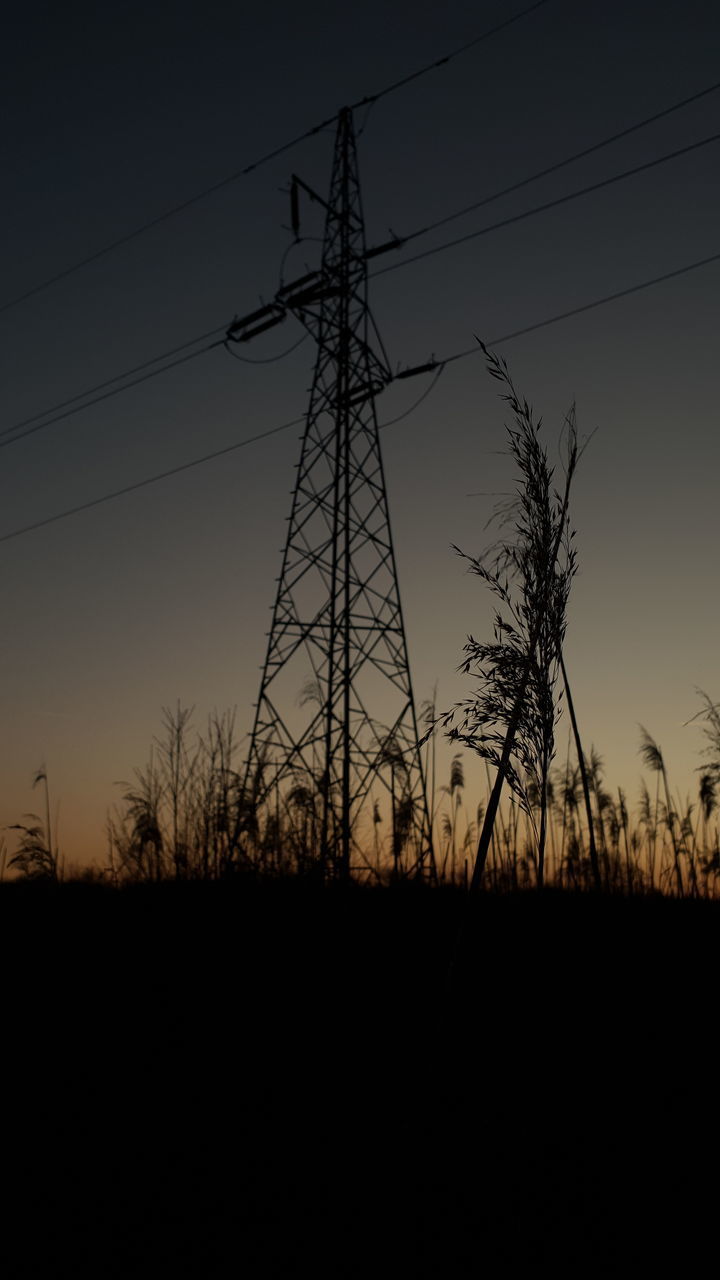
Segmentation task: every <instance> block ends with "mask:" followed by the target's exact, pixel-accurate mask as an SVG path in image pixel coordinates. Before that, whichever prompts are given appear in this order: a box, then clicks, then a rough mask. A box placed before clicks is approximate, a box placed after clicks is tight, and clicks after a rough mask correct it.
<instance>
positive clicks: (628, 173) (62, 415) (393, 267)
mask: <svg viewBox="0 0 720 1280" xmlns="http://www.w3.org/2000/svg"><path fill="white" fill-rule="evenodd" d="M717 88H720V82H718V84H717V85H713V86H710V87H708V88H707V89H704V90H702V91H701V92H700V93H698V94H694V95H693V96H692V98H687V99H684V100H683V102H682V103H678V104H676V105H675V106H674V107H670V108H667V110H666V111H664V112H660V113H657V114H656V115H655V116H652V117H649V118H648V120H645V121H641V122H639V123H638V124H635V125H631V126H630V127H629V128H628V129H626V130H623V131H622V133H621V134H614V135H612V137H611V138H608V139H604V140H603V141H602V142H600V143H597V144H595V145H594V146H593V147H589V148H586V149H585V150H584V151H581V152H577V153H576V155H575V156H570V157H567V159H565V160H562V161H560V162H559V163H558V164H557V165H555V166H551V167H550V168H548V169H543V170H541V171H540V172H539V173H538V174H535V175H533V176H531V177H529V178H526V179H523V180H522V181H521V182H518V183H515V184H514V185H513V186H511V187H507V188H505V189H504V190H503V191H500V192H496V193H495V194H494V195H491V196H487V197H486V198H485V199H484V200H482V201H479V202H477V203H476V204H475V205H468V206H466V207H465V208H464V209H461V210H459V211H458V212H456V213H453V214H449V215H447V216H446V217H445V218H442V219H439V220H438V221H437V222H434V223H430V224H428V225H427V226H426V227H423V228H421V229H420V230H418V231H414V232H411V233H410V234H409V235H407V236H403V237H401V242H402V243H403V244H405V243H408V242H409V241H411V240H415V239H417V238H418V237H419V236H422V235H426V234H427V233H428V232H429V231H432V230H435V229H436V228H437V227H439V226H442V225H443V224H444V223H447V222H450V221H452V220H453V219H454V218H458V217H461V216H462V215H463V214H465V213H468V212H470V211H471V210H473V209H475V208H479V207H480V206H481V205H483V204H489V203H490V202H491V201H493V200H497V199H499V198H500V196H502V195H506V194H508V192H511V191H514V190H517V189H518V188H519V187H522V186H525V185H527V184H528V183H530V182H533V181H535V180H536V179H537V178H538V177H542V176H544V175H545V174H547V173H551V172H553V170H554V169H557V168H561V167H563V166H564V165H566V164H569V163H570V162H571V161H572V160H573V159H577V158H579V157H580V156H584V155H589V154H590V152H592V151H593V150H597V149H598V148H599V147H602V146H606V145H607V144H608V143H609V142H611V141H614V140H615V139H617V138H618V137H622V136H624V135H625V134H627V133H630V132H633V131H634V130H636V129H639V128H642V127H644V125H645V124H647V123H649V122H650V121H652V120H655V119H659V118H660V117H661V116H662V115H667V114H668V113H669V112H670V111H673V110H677V109H678V107H679V106H682V105H685V104H686V103H687V102H691V101H695V100H696V99H697V98H699V97H702V96H703V95H704V94H707V93H711V92H713V90H715V89H717ZM719 140H720V133H715V134H712V135H710V137H708V138H702V139H700V140H699V141H697V142H692V143H689V144H688V145H687V146H685V147H680V148H678V149H676V150H675V151H670V152H667V153H666V154H665V155H662V156H658V157H656V159H654V160H649V161H646V162H645V163H643V164H640V165H634V166H633V167H632V168H630V169H625V170H623V171H622V172H620V173H616V174H612V175H611V176H610V177H608V178H603V179H601V180H600V181H599V182H594V183H591V184H590V185H588V186H585V187H581V188H579V189H578V190H576V191H571V192H568V193H567V194H565V195H562V196H558V197H556V198H555V199H553V200H548V201H545V202H544V203H543V204H539V205H534V206H533V207H531V208H530V209H525V210H523V212H521V213H516V214H511V215H509V216H508V217H507V218H502V219H500V221H498V222H494V223H490V224H489V225H488V226H485V227H481V228H479V229H478V230H476V231H470V232H468V233H467V234H466V235H464V236H458V237H456V238H455V239H454V240H448V241H446V242H445V243H444V244H441V245H435V246H434V247H433V248H432V249H426V250H425V251H424V252H422V253H418V254H413V255H412V256H411V257H409V258H403V259H402V261H400V262H394V263H391V264H390V265H389V266H387V267H381V268H380V270H379V271H375V272H373V273H372V275H371V276H370V279H376V278H377V277H379V276H383V275H387V274H389V272H391V271H399V270H400V269H401V268H402V267H407V266H410V265H411V264H412V263H414V262H420V261H422V260H423V259H424V258H429V257H432V256H433V255H434V254H437V253H443V252H444V251H445V250H446V249H452V248H455V247H456V246H458V245H461V244H466V243H467V242H468V241H470V240H474V239H478V238H479V237H480V236H485V235H490V234H491V233H492V232H494V231H499V230H501V229H502V228H504V227H508V226H512V225H513V224H515V223H517V222H522V221H525V220H526V219H527V218H532V217H535V216H536V215H538V214H540V213H545V212H547V211H548V210H550V209H554V208H558V207H559V206H561V205H563V204H569V203H571V202H572V201H573V200H578V199H580V197H581V196H585V195H590V194H592V193H593V192H595V191H600V190H602V189H603V188H605V187H609V186H612V185H614V184H615V183H617V182H622V181H624V180H625V179H626V178H630V177H633V176H635V175H636V174H638V173H643V172H645V171H646V170H649V169H653V168H657V167H658V166H659V165H662V164H666V163H668V162H669V161H671V160H676V159H678V158H679V157H681V156H684V155H688V154H690V153H691V152H693V151H697V150H699V149H700V148H701V147H705V146H708V145H709V144H711V143H714V142H717V141H719ZM225 332H226V326H222V327H218V328H217V329H210V330H208V331H207V332H206V333H203V334H198V335H197V337H196V338H192V339H190V341H189V342H186V343H183V344H181V346H179V347H173V348H171V349H170V350H169V351H166V352H164V353H163V354H162V355H158V356H154V357H153V358H152V359H150V360H146V361H144V362H143V363H142V364H140V365H136V366H135V367H134V368H132V369H128V370H126V371H125V372H124V373H121V374H117V375H116V376H115V377H113V378H109V379H107V381H106V382H101V383H98V384H97V385H96V386H94V387H90V388H88V389H87V390H86V391H84V392H80V393H78V394H77V395H75V396H71V397H70V398H69V399H68V400H64V401H60V403H59V404H56V405H53V406H51V407H50V408H48V409H45V410H43V411H42V412H40V413H36V414H33V415H32V416H31V417H29V418H24V419H22V420H21V421H20V422H16V423H14V424H13V426H10V427H5V428H4V429H3V430H2V431H0V437H3V436H9V437H11V438H10V439H6V440H3V439H0V449H2V448H4V447H6V446H7V445H9V444H13V443H14V442H15V441H16V440H22V439H24V438H25V437H26V436H28V435H32V434H34V432H36V431H41V430H43V429H44V428H45V427H48V426H52V425H53V424H54V423H56V422H60V421H63V420H65V419H66V418H69V417H72V416H73V415H74V414H76V413H80V412H82V410H83V409H86V408H90V406H91V405H94V404H97V403H98V402H99V401H101V400H104V399H108V398H110V397H111V396H112V395H116V394H119V393H120V392H121V391H124V390H126V389H129V388H131V387H134V386H137V385H138V383H139V382H144V381H146V380H147V378H150V377H155V376H156V375H157V374H160V373H164V372H165V371H166V370H169V369H172V368H174V367H175V366H176V365H177V364H183V363H185V359H193V358H194V355H202V354H204V352H205V351H207V350H211V349H212V348H213V347H215V346H219V345H222V342H216V343H212V344H211V345H210V347H204V348H203V349H202V351H198V352H195V353H193V354H192V355H190V356H188V357H185V358H184V359H181V360H177V361H173V362H171V363H170V364H166V365H164V366H163V367H162V368H160V369H157V370H155V371H154V372H152V373H149V374H147V375H146V376H145V377H139V378H136V379H134V380H132V381H126V379H128V378H131V377H132V375H133V374H135V373H140V372H141V371H143V370H145V369H148V368H150V367H151V366H152V365H155V364H159V363H160V362H161V361H164V360H166V359H167V358H168V357H169V356H173V355H175V354H176V353H178V352H181V351H184V350H186V349H187V348H188V347H192V346H195V345H196V344H197V343H198V342H202V341H203V340H204V339H205V338H208V337H214V335H215V334H219V333H225ZM302 341H304V338H301V339H299V341H298V342H297V343H294V344H293V345H292V346H291V347H290V348H288V349H287V350H286V351H283V352H280V353H279V354H278V355H275V356H270V357H267V358H263V359H257V360H254V359H252V358H251V357H247V356H241V355H239V353H236V352H234V351H233V352H232V353H231V354H233V355H235V357H236V359H238V360H243V361H244V362H246V363H248V364H273V363H275V362H276V361H278V360H282V359H284V358H285V356H288V355H290V354H291V353H292V352H293V351H294V350H295V349H296V347H298V346H300V343H301V342H302ZM228 349H229V348H228ZM116 383H122V384H123V385H122V386H118V387H115V384H116ZM107 387H114V390H111V391H107V392H106V394H104V395H103V394H100V395H96V396H94V393H95V392H102V391H103V390H104V388H107ZM88 396H90V397H93V396H94V398H91V399H89V400H88V399H86V397H88ZM80 401H83V403H79V402H80ZM68 406H75V407H74V408H73V407H68ZM62 410H67V411H66V412H61V411H62ZM48 415H53V416H48ZM41 419H45V421H41ZM32 424H37V425H32ZM22 428H27V429H26V430H23V429H22Z"/></svg>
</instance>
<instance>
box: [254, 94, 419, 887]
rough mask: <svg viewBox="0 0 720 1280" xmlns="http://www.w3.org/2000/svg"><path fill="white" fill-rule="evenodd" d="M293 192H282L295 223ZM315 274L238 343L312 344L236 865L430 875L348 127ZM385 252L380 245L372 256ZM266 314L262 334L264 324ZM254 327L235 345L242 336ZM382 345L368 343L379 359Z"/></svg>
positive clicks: (343, 874) (347, 116) (286, 291)
mask: <svg viewBox="0 0 720 1280" xmlns="http://www.w3.org/2000/svg"><path fill="white" fill-rule="evenodd" d="M299 188H304V189H305V190H306V191H308V192H310V194H311V195H312V197H313V199H316V200H317V199H319V197H317V196H316V195H315V193H314V192H311V191H310V188H309V187H306V185H305V184H304V183H302V182H301V181H300V180H299V179H297V178H293V187H292V202H293V222H294V224H295V226H296V227H297V200H298V191H299ZM321 203H322V204H323V205H324V206H325V209H326V220H325V234H324V240H323V251H322V266H321V269H320V271H316V272H312V273H310V274H309V275H307V276H304V277H303V278H302V279H301V280H298V281H296V282H295V283H294V284H292V285H286V286H285V287H284V288H281V289H280V291H279V292H278V294H277V296H276V299H275V302H274V303H272V304H270V306H269V307H267V308H264V309H263V310H262V311H261V312H258V313H256V314H255V315H254V316H252V317H248V318H247V319H246V321H245V322H242V323H244V325H245V329H244V331H243V328H242V325H241V324H240V323H239V324H238V327H237V330H238V331H237V332H236V333H235V334H234V335H233V334H231V335H229V336H234V337H235V340H236V341H238V340H239V341H242V340H244V338H245V337H249V336H252V334H253V333H255V332H258V331H259V330H260V329H261V328H264V327H265V326H266V323H267V324H270V323H274V322H275V319H276V318H280V316H281V315H284V314H287V312H291V313H293V314H294V315H296V316H297V317H298V319H299V320H300V321H301V322H302V324H303V325H304V326H305V327H306V328H307V329H308V331H309V332H310V334H311V335H312V337H313V338H314V340H315V342H316V343H317V360H316V364H315V372H314V376H313V382H312V388H311V392H310V403H309V407H308V411H307V419H306V425H305V431H304V436H303V441H302V451H301V455H300V462H299V464H298V474H297V480H296V483H295V488H294V492H293V498H292V507H291V513H290V517H289V528H288V533H287V541H286V545H285V549H284V554H283V560H282V571H281V573H280V577H279V579H278V588H277V597H276V600H275V605H274V608H273V615H272V626H271V629H270V633H269V641H268V647H267V656H266V659H265V665H264V668H263V674H262V680H261V683H260V693H259V698H258V702H257V710H256V714H255V722H254V727H253V732H252V740H251V745H250V751H249V757H248V761H247V768H246V774H245V800H246V806H247V807H246V812H247V814H248V815H249V816H248V819H247V826H246V837H247V841H248V849H247V851H248V853H249V854H250V856H251V857H252V858H254V859H255V860H259V861H263V862H265V863H270V864H272V863H273V862H282V863H285V864H287V863H290V864H292V865H295V866H300V867H308V866H314V867H316V868H318V867H319V868H320V869H321V871H322V873H323V874H324V875H325V876H326V877H329V878H335V877H337V878H348V877H349V876H350V875H351V874H357V873H358V872H362V871H365V872H367V869H368V868H369V867H371V868H372V867H375V868H380V869H386V870H390V871H394V872H395V874H419V875H423V876H427V877H430V876H432V875H433V874H434V861H433V854H432V841H431V833H430V827H429V822H428V807H427V799H426V791H425V778H424V770H423V762H422V758H421V753H420V748H419V746H418V731H417V721H416V713H415V705H414V700H413V691H412V683H411V680H410V669H409V665H408V655H407V645H406V638H405V628H404V624H403V616H402V610H401V607H400V596H399V592H398V583H397V572H396V567H395V554H394V550H393V543H392V537H391V533H390V522H389V516H388V501H387V495H386V490H385V476H384V472H383V464H382V456H381V452H380V441H379V437H378V424H377V417H376V412H375V395H376V393H377V392H380V391H382V390H383V388H384V387H385V386H386V385H387V383H388V382H389V381H390V380H391V377H392V375H391V372H390V370H389V368H388V367H387V361H386V359H385V357H384V354H383V353H382V348H381V347H380V354H377V353H376V352H375V351H374V350H373V349H372V346H371V343H370V328H371V324H372V322H371V319H370V315H369V311H368V304H367V260H368V257H373V256H375V254H376V253H377V252H379V251H381V250H370V251H369V252H368V251H367V249H366V245H365V230H364V222H363V214H362V205H361V200H360V184H359V178H358V167H357V154H356V146H355V135H354V131H353V121H352V113H351V111H350V110H349V109H347V108H346V109H344V110H343V111H342V112H341V113H340V116H339V119H338V129H337V136H336V142H335V154H334V160H333V169H332V180H331V183H330V194H329V197H328V200H327V202H325V201H321ZM384 247H392V245H391V246H382V247H381V249H382V248H384ZM266 315H267V321H266V320H265V316H266ZM250 321H252V322H254V326H255V327H254V328H252V329H250V330H248V329H247V324H248V322H250ZM378 345H379V344H378Z"/></svg>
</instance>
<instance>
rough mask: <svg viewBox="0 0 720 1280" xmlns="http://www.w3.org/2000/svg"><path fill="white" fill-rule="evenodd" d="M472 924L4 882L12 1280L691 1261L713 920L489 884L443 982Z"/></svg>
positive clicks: (708, 1205) (442, 898)
mask: <svg viewBox="0 0 720 1280" xmlns="http://www.w3.org/2000/svg"><path fill="white" fill-rule="evenodd" d="M466 910H467V900H466V899H465V898H464V897H463V896H462V895H461V894H458V893H455V892H451V891H429V890H414V889H411V888H406V889H401V888H398V889H396V890H372V891H371V890H361V889H352V890H348V891H345V892H342V891H339V890H338V891H334V890H327V889H326V890H318V889H317V888H310V887H307V886H304V885H302V884H300V883H285V884H266V885H255V884H237V885H225V886H223V885H217V884H216V885H213V884H207V885H187V884H178V885H161V886H157V887H155V888H152V887H146V888H133V889H126V890H110V889H102V888H99V887H95V886H82V885H66V886H61V887H60V888H55V889H51V888H45V887H43V886H41V885H4V886H2V893H0V922H1V925H2V939H3V943H2V950H3V960H4V964H3V975H4V991H5V999H4V1002H3V1004H4V1008H5V1013H6V1018H5V1028H6V1033H7V1035H6V1042H5V1043H6V1053H5V1058H4V1062H5V1071H4V1077H5V1079H4V1094H5V1107H4V1127H5V1130H6V1140H5V1142H4V1144H3V1145H4V1149H5V1160H4V1175H5V1181H6V1193H5V1196H4V1199H3V1203H4V1205H5V1207H6V1217H5V1223H6V1226H5V1231H4V1233H3V1234H4V1244H5V1250H6V1253H7V1255H8V1258H9V1261H10V1267H9V1270H5V1274H8V1275H13V1276H15V1275H17V1276H20V1275H32V1276H39V1275H53V1274H57V1273H58V1272H59V1270H60V1266H61V1265H62V1270H63V1271H64V1270H68V1269H71V1270H73V1271H77V1270H78V1269H80V1268H82V1269H83V1270H86V1269H87V1270H89V1271H91V1272H93V1273H94V1274H95V1275H98V1276H113V1277H114V1276H118V1277H120V1276H122V1277H125V1276H133V1277H134V1276H138V1275H153V1276H165V1275H167V1276H173V1275H177V1274H188V1275H197V1276H198V1277H204V1276H211V1275H212V1276H214V1275H219V1276H225V1275H228V1276H229V1275H236V1274H244V1275H258V1276H276V1275H277V1276H285V1275H294V1274H296V1273H297V1272H299V1271H300V1270H301V1269H302V1270H309V1273H310V1274H319V1273H323V1274H325V1273H327V1274H331V1275H345V1274H351V1273H354V1272H355V1271H357V1270H358V1268H359V1269H360V1270H361V1271H363V1272H367V1271H369V1270H372V1272H373V1273H377V1274H385V1273H386V1272H387V1273H392V1272H394V1273H396V1274H399V1275H413V1274H419V1273H428V1274H437V1275H449V1276H454V1275H466V1274H468V1275H470V1274H476V1273H478V1272H479V1271H480V1270H481V1269H482V1267H483V1265H484V1264H485V1263H488V1264H492V1273H494V1274H504V1273H506V1272H509V1271H512V1270H514V1269H515V1268H516V1267H518V1266H520V1267H522V1268H526V1267H527V1266H533V1267H543V1268H545V1267H547V1268H548V1269H550V1270H555V1269H558V1268H561V1267H565V1266H567V1267H569V1268H570V1269H571V1270H573V1271H575V1272H576V1273H579V1274H584V1273H588V1272H590V1273H592V1272H594V1271H597V1270H600V1271H601V1272H603V1273H605V1274H611V1273H612V1274H616V1273H617V1272H620V1273H623V1272H625V1271H626V1270H633V1271H641V1272H644V1271H645V1270H646V1269H647V1267H648V1265H649V1260H650V1258H651V1257H653V1258H657V1257H660V1256H662V1255H663V1254H666V1253H668V1252H669V1251H670V1249H671V1248H673V1247H675V1245H677V1244H679V1245H680V1246H681V1248H682V1249H683V1250H684V1251H686V1252H688V1254H689V1253H690V1252H692V1251H695V1252H697V1251H698V1250H699V1249H700V1248H701V1247H702V1243H703V1241H704V1240H707V1236H708V1233H709V1232H711V1231H712V1230H713V1228H712V1223H713V1220H714V1216H715V1212H716V1211H715V1204H716V1200H717V1181H716V1173H715V1165H716V1157H715V1151H716V1149H717V1139H718V1125H717V1105H716V1075H717V1071H716V1062H717V1051H716V1049H715V1047H714V1023H715V1020H716V1014H715V1007H716V973H717V967H718V965H717V957H718V947H717V937H718V929H719V928H720V909H719V908H718V907H717V906H716V905H715V904H713V903H708V902H690V901H685V902H675V901H669V900H665V899H636V900H622V899H612V898H599V899H593V898H591V897H589V896H584V897H571V896H569V895H553V894H551V893H545V894H543V895H542V896H538V895H535V894H532V895H530V894H527V895H516V896H512V897H510V896H508V897H493V896H490V895H481V896H480V897H479V898H478V900H477V901H476V902H475V903H473V905H472V909H471V910H470V911H469V912H468V913H467V917H466V920H467V927H466V938H465V947H464V953H463V955H462V956H461V958H460V961H459V963H458V967H457V971H456V975H455V982H454V985H453V989H452V991H451V992H450V994H448V992H447V990H446V985H445V977H446V971H447V963H448V958H449V956H450V954H451V952H452V949H453V945H454V940H455V938H456V935H457V929H458V925H459V922H460V920H461V918H462V916H463V914H464V913H465V911H466ZM686 1261H687V1262H688V1263H689V1257H688V1258H687V1259H686Z"/></svg>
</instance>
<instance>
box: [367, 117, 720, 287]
mask: <svg viewBox="0 0 720 1280" xmlns="http://www.w3.org/2000/svg"><path fill="white" fill-rule="evenodd" d="M715 142H720V133H713V134H710V136H709V137H707V138H701V139H700V140H699V141H698V142H691V143H689V144H688V145H687V146H685V147H678V148H677V149H676V150H675V151H668V152H666V153H665V155H662V156H657V157H656V159H655V160H648V161H646V162H645V163H644V164H637V165H633V167H632V168H631V169H623V170H622V172H621V173H614V174H612V175H611V176H610V177H609V178H602V179H601V181H600V182H592V183H590V184H589V185H588V186H585V187H580V188H578V189H577V190H575V191H569V192H567V193H566V194H565V195H563V196H557V197H556V198H555V199H554V200H546V201H544V203H543V204H536V205H533V206H532V208H530V209H524V210H523V211H522V213H513V214H510V215H509V216H508V217H507V218H501V219H500V220H499V221H498V222H491V223H489V224H488V225H487V226H485V227H480V228H479V230H477V231H469V232H468V233H467V234H466V235H464V236H457V237H456V239H455V240H446V241H445V242H444V243H443V244H438V245H434V246H433V248H432V249H425V250H424V251H423V252H422V253H415V254H412V255H411V256H410V257H409V258H403V259H401V261H400V262H393V263H391V264H390V266H387V267H380V269H379V270H378V271H373V272H371V274H370V277H369V278H370V279H371V280H376V279H377V278H378V277H379V276H385V275H388V274H389V273H390V272H391V271H399V270H400V269H401V268H402V267H409V266H410V265H411V263H413V262H421V261H422V260H423V259H424V258H432V257H433V255H434V254H436V253H444V252H445V250H446V249H454V248H456V247H457V245H461V244H467V243H468V241H470V240H477V239H478V238H479V237H480V236H487V235H490V234H491V232H493V231H500V230H501V228H503V227H510V226H513V225H514V224H515V223H516V222H524V221H525V220H526V219H527V218H534V217H536V216H537V214H539V213H546V212H547V210H548V209H557V208H559V207H560V206H561V205H564V204H570V203H571V202H572V201H573V200H579V199H580V197H581V196H587V195H590V194H591V193H592V192H593V191H601V190H602V189H603V188H604V187H611V186H613V185H614V184H615V183H616V182H623V181H624V180H625V179H626V178H631V177H633V176H634V175H635V174H637V173H645V172H646V171H647V170H649V169H656V168H658V166H659V165H662V164H668V163H669V161H671V160H677V159H678V158H679V157H680V156H686V155H690V153H691V152H693V151H698V150H700V148H701V147H707V146H709V145H710V144H711V143H715ZM414 234H417V235H424V234H425V232H424V231H421V232H417V233H414ZM405 239H414V235H412V236H408V237H401V241H403V240H405Z"/></svg>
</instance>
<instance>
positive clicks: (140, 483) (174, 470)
mask: <svg viewBox="0 0 720 1280" xmlns="http://www.w3.org/2000/svg"><path fill="white" fill-rule="evenodd" d="M302 422H304V419H303V418H294V419H293V421H292V422H284V423H283V424H282V426H280V427H271V428H270V430H269V431H261V432H259V433H258V435H255V436H248V437H247V438H246V439H245V440H238V441H236V443H235V444H229V445H226V447H225V448H224V449H215V450H214V452H213V453H206V454H204V455H203V457H202V458H193V460H192V462H181V463H180V465H179V466H177V467H170V468H169V469H168V470H167V471H159V472H158V473H157V474H156V475H154V476H146V477H145V479H144V480H136V481H135V482H134V483H133V484H126V485H124V486H123V488H122V489H114V490H113V491H112V493H104V494H103V495H102V497H100V498H91V499H90V501H89V502H81V503H79V504H78V506H76V507H69V508H68V509H67V510H66V511H59V512H58V513H57V515H54V516H47V517H46V518H45V519H44V520H36V521H35V522H34V524H28V525H25V527H24V528H23V529H15V530H13V532H12V533H5V534H2V535H1V536H0V542H9V541H10V539H11V538H19V537H20V535H21V534H23V533H30V532H32V530H33V529H42V528H44V527H45V525H48V524H55V523H56V522H57V521H58V520H65V519H66V518H67V517H68V516H75V515H78V513H79V512H81V511H89V510H90V508H91V507H99V506H100V505H101V503H103V502H111V501H112V499H113V498H122V497H124V495H125V494H128V493H134V492H135V490H136V489H144V488H145V487H146V486H147V485H150V484H157V482H158V480H167V479H168V477H169V476H177V475H179V474H180V472H181V471H190V470H192V468H193V467H199V466H201V465H202V463H204V462H211V461H212V460H213V459H214V458H222V457H223V455H224V454H227V453H233V451H234V450H236V449H243V448H244V447H245V446H246V445H249V444H255V443H256V442H257V441H258V440H265V439H267V437H268V436H274V435H277V434H278V432H280V431H287V430H289V428H290V427H297V426H299V425H300V424H301V423H302Z"/></svg>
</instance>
